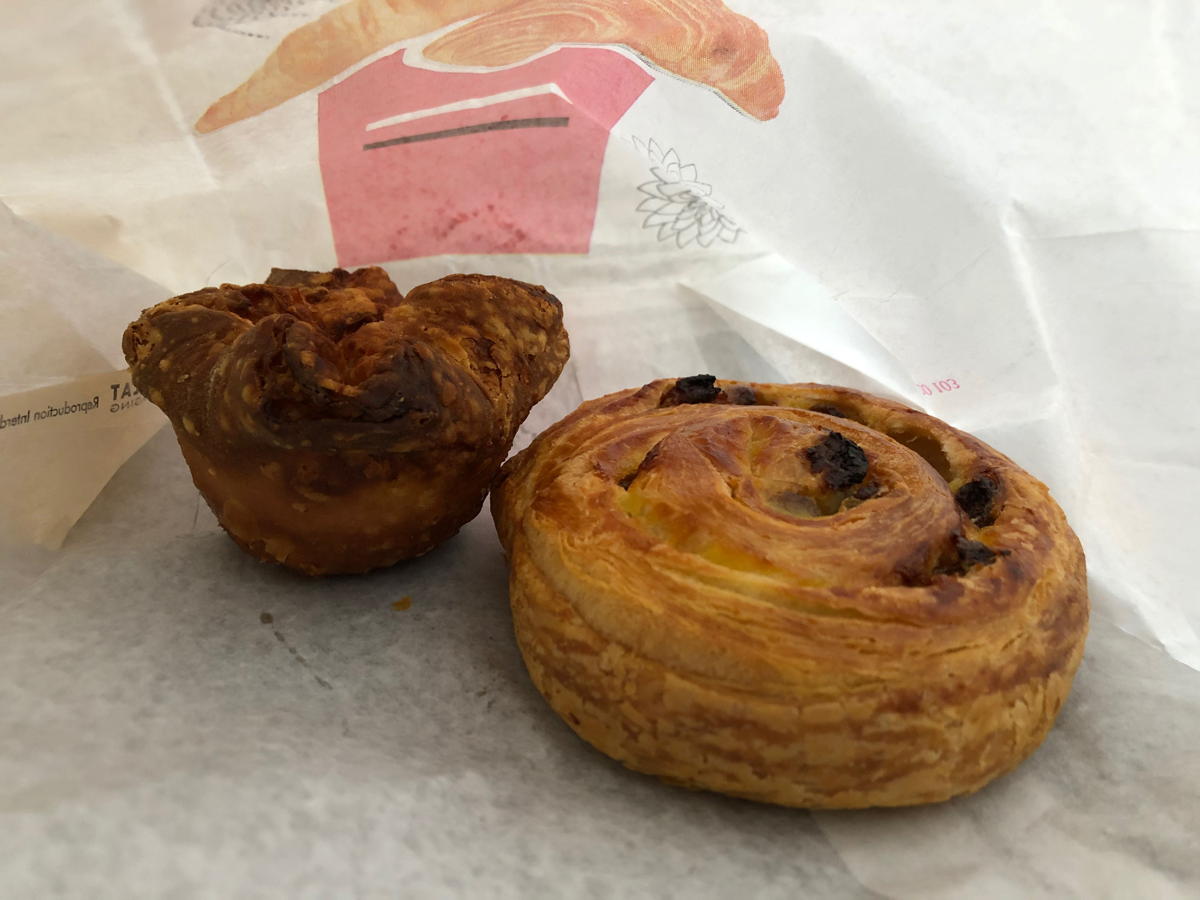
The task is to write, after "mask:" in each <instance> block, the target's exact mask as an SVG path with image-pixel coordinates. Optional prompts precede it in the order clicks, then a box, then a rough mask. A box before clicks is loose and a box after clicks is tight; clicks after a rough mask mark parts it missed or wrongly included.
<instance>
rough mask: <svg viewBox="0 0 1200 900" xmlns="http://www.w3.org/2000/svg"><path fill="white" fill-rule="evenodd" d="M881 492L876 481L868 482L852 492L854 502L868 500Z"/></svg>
mask: <svg viewBox="0 0 1200 900" xmlns="http://www.w3.org/2000/svg"><path fill="white" fill-rule="evenodd" d="M881 490H882V487H881V486H880V484H879V482H878V481H868V482H867V483H866V484H864V485H863V486H862V487H860V488H858V489H857V490H856V491H855V492H854V499H856V500H870V499H871V498H872V497H874V496H875V495H876V494H878V493H879V492H880V491H881Z"/></svg>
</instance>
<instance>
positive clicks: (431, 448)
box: [124, 267, 568, 575]
mask: <svg viewBox="0 0 1200 900" xmlns="http://www.w3.org/2000/svg"><path fill="white" fill-rule="evenodd" d="M124 350H125V358H126V359H127V360H128V361H129V365H130V367H131V370H132V373H133V382H134V384H135V385H136V386H137V388H138V390H140V391H141V392H142V393H143V394H144V395H145V396H147V397H149V398H150V400H151V401H153V402H154V403H155V404H157V405H158V406H159V407H160V408H161V409H162V410H163V411H164V412H165V413H166V414H167V416H168V417H169V418H170V420H171V424H172V425H173V426H174V428H175V434H176V436H177V437H178V439H179V447H180V449H181V450H182V451H183V456H184V459H185V460H186V461H187V464H188V467H189V468H190V469H191V472H192V478H193V480H194V481H195V483H196V487H198V488H199V489H200V493H201V494H203V495H204V498H205V499H206V500H207V501H208V504H209V506H211V507H212V509H213V512H214V513H215V514H216V516H217V519H218V520H219V521H220V523H221V525H222V527H224V528H225V530H226V531H228V532H229V534H230V535H231V536H232V537H233V539H234V540H235V541H237V542H238V544H240V545H241V546H242V547H243V548H245V549H246V550H247V551H248V552H250V553H252V554H253V555H254V556H257V557H258V558H260V559H263V560H271V561H274V562H278V563H282V564H283V565H285V566H288V567H290V568H293V569H296V570H298V571H300V572H304V573H306V574H309V575H322V574H330V573H337V572H364V571H367V570H369V569H373V568H377V567H380V566H388V565H391V564H393V563H395V562H397V561H398V560H401V559H407V558H409V557H413V556H418V555H420V554H422V553H424V552H426V551H427V550H429V549H430V548H431V547H433V546H434V545H436V544H438V543H439V542H441V541H443V540H445V539H446V538H448V537H450V536H451V535H452V534H454V533H455V532H456V531H458V529H459V528H460V527H461V526H462V525H463V524H464V523H465V522H467V521H469V520H470V519H472V518H473V517H474V516H475V515H476V513H478V512H479V508H480V506H481V505H482V503H483V499H484V497H485V495H486V494H487V490H488V486H489V484H490V483H491V481H492V478H493V477H494V476H495V474H496V471H497V470H498V469H499V467H500V464H501V463H502V462H503V461H504V458H505V456H506V455H507V453H508V450H509V447H510V446H511V444H512V440H513V437H514V435H515V434H516V432H517V428H518V427H519V426H520V424H521V422H522V421H523V420H524V419H525V416H526V415H527V414H528V412H529V410H530V408H531V407H532V406H533V405H534V404H535V403H537V402H538V400H540V399H541V398H542V396H543V395H545V393H546V392H547V391H548V390H549V389H550V386H551V385H552V384H554V381H555V379H556V378H558V375H559V372H561V371H562V367H563V365H564V363H565V362H566V359H567V354H568V347H567V335H566V332H565V331H564V330H563V325H562V307H561V305H560V304H559V302H558V300H557V299H556V298H555V297H554V296H553V295H552V294H550V293H548V292H547V291H546V290H545V289H544V288H541V287H538V286H536V285H531V284H525V283H523V282H519V281H512V280H510V279H507V278H497V277H492V276H487V275H451V276H449V277H446V278H441V279H439V280H437V281H434V282H431V283H429V284H425V285H421V286H420V287H416V288H413V290H412V291H410V292H409V294H408V296H407V297H404V296H402V295H401V294H400V292H399V291H398V290H397V289H396V287H395V285H393V284H392V282H391V280H390V279H389V278H388V276H387V274H386V273H385V272H384V271H383V270H382V269H379V268H374V267H372V268H366V269H359V270H358V271H355V272H347V271H345V270H343V269H335V270H334V271H332V272H325V273H321V272H302V271H296V270H283V269H274V270H272V272H271V276H270V277H269V278H268V279H267V282H266V283H265V284H249V285H245V286H238V285H231V284H226V285H222V286H221V287H210V288H205V289H203V290H200V291H195V292H193V293H190V294H183V295H182V296H179V297H174V298H172V299H170V300H167V301H165V302H163V303H160V304H158V305H157V306H155V307H152V308H150V309H148V310H146V311H145V312H143V313H142V315H141V318H139V319H138V320H137V321H136V322H134V323H133V324H131V325H130V326H129V327H128V328H127V329H126V331H125V339H124Z"/></svg>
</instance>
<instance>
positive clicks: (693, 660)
mask: <svg viewBox="0 0 1200 900" xmlns="http://www.w3.org/2000/svg"><path fill="white" fill-rule="evenodd" d="M492 509H493V512H494V514H495V519H496V527H497V529H498V531H499V533H500V539H501V542H502V543H503V544H504V547H505V550H506V552H507V554H508V558H509V566H510V578H509V590H510V599H511V603H512V612H513V622H514V627H515V630H516V636H517V643H518V644H519V646H520V648H521V653H522V655H523V656H524V659H525V664H526V666H527V667H528V669H529V674H530V676H531V677H532V679H533V683H534V685H535V686H536V687H537V689H538V690H539V691H540V692H541V693H542V695H543V696H544V697H545V698H546V699H547V701H549V703H550V705H551V706H552V707H553V708H554V709H555V710H556V711H557V712H558V714H559V715H560V716H562V718H563V719H564V720H565V721H566V722H567V723H568V724H569V725H570V727H571V728H573V729H574V730H575V731H576V732H577V733H578V734H579V735H580V737H582V738H584V739H585V740H587V741H588V742H590V743H591V744H593V745H594V746H596V747H597V748H599V749H600V750H602V751H603V752H604V753H607V754H608V755H609V756H612V757H614V758H615V759H617V760H620V761H621V762H622V763H624V764H625V765H627V766H629V767H631V768H633V769H637V770H638V771H641V772H648V773H651V774H654V775H658V776H661V777H663V778H665V779H668V780H670V781H673V782H677V783H680V784H685V785H688V786H691V787H699V788H708V789H710V790H714V791H721V792H724V793H728V794H735V795H738V796H741V797H749V798H751V799H755V800H762V801H768V802H771V803H780V804H786V805H789V806H802V807H863V806H899V805H905V804H914V803H929V802H933V801H938V800H945V799H947V798H948V797H953V796H955V795H958V794H964V793H969V792H971V791H975V790H978V789H979V788H980V787H982V786H983V785H985V784H987V783H988V782H989V781H991V780H992V779H993V778H996V777H997V776H999V775H1002V774H1003V773H1004V772H1007V771H1008V770H1010V769H1011V768H1013V767H1014V766H1015V765H1017V764H1018V763H1019V762H1020V761H1021V760H1022V759H1024V758H1025V757H1026V756H1028V755H1029V754H1030V753H1032V752H1033V751H1034V749H1035V748H1036V747H1037V746H1038V744H1039V743H1041V741H1042V739H1043V738H1044V737H1045V736H1046V733H1047V732H1048V731H1049V729H1050V726H1051V724H1052V723H1053V722H1054V718H1055V716H1056V715H1057V713H1058V711H1059V708H1060V707H1061V706H1062V704H1063V702H1064V700H1065V699H1066V697H1067V693H1068V691H1069V690H1070V687H1071V681H1072V677H1073V675H1074V674H1075V670H1076V667H1077V666H1078V665H1079V661H1080V657H1081V656H1082V654H1083V645H1084V636H1085V634H1086V631H1087V621H1088V599H1087V589H1086V582H1085V577H1084V558H1083V551H1082V550H1081V548H1080V545H1079V541H1078V540H1077V539H1076V537H1075V535H1074V533H1073V532H1072V531H1071V529H1070V527H1069V526H1068V525H1067V521H1066V518H1065V517H1064V516H1063V513H1062V510H1060V509H1059V507H1058V506H1057V505H1056V504H1055V502H1054V500H1052V499H1051V497H1050V494H1049V492H1048V491H1047V490H1046V488H1045V486H1044V485H1043V484H1041V483H1040V482H1039V481H1038V480H1037V479H1035V478H1034V477H1033V476H1031V475H1029V474H1028V473H1027V472H1025V471H1024V470H1022V469H1021V468H1019V467H1018V466H1017V465H1016V464H1014V463H1013V461H1012V460H1010V459H1008V458H1007V457H1005V456H1003V455H1002V454H1000V453H997V452H996V451H995V450H993V449H992V448H991V447H988V446H987V445H986V444H984V443H983V442H982V441H979V440H977V439H976V438H973V437H972V436H970V435H969V434H965V433H964V432H961V431H958V430H957V429H955V428H952V427H951V426H949V425H947V424H946V423H945V422H942V421H939V420H938V419H935V418H934V417H932V416H929V415H926V414H925V413H922V412H919V411H917V410H914V409H909V408H907V407H905V406H902V405H900V404H898V403H893V402H891V401H889V400H884V399H881V398H879V397H873V396H870V395H868V394H863V393H860V392H858V391H853V390H847V389H844V388H834V387H826V386H824V385H816V384H793V385H778V384H739V383H735V382H720V381H717V380H716V379H715V378H713V377H712V376H711V375H698V376H693V377H690V378H681V379H678V380H676V381H656V382H652V383H650V384H648V385H646V386H645V387H642V388H640V389H631V390H627V391H622V392H620V393H617V394H611V395H609V396H607V397H601V398H600V399H598V400H593V401H591V402H589V403H585V404H584V405H583V406H582V407H580V408H579V409H578V410H577V411H576V412H574V413H572V414H571V415H570V416H568V417H567V418H566V419H564V420H563V421H561V422H559V423H558V424H557V425H554V426H553V427H551V428H550V429H548V430H547V431H546V432H544V433H543V434H542V435H541V436H540V437H538V438H537V440H535V441H534V442H533V444H532V445H530V447H529V448H528V449H526V450H525V451H523V452H522V453H520V454H518V455H517V456H515V457H514V458H513V459H512V460H511V461H509V463H508V464H507V465H505V467H504V469H503V470H502V472H501V476H500V480H499V481H498V482H497V485H496V487H495V488H494V489H493V492H492Z"/></svg>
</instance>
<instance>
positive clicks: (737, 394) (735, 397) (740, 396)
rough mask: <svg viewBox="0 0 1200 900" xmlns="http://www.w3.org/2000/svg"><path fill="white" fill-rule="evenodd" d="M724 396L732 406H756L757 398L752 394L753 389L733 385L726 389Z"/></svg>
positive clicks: (741, 385) (742, 385)
mask: <svg viewBox="0 0 1200 900" xmlns="http://www.w3.org/2000/svg"><path fill="white" fill-rule="evenodd" d="M725 396H726V398H728V400H729V402H730V403H732V404H733V405H734V406H756V405H758V396H757V395H756V394H755V393H754V388H751V387H747V386H746V385H744V384H735V385H733V386H732V387H728V388H726V389H725Z"/></svg>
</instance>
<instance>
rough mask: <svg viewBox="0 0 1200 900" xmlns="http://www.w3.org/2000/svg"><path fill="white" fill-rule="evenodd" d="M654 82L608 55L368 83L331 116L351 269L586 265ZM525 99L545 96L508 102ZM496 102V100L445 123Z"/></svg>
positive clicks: (325, 138) (394, 64) (327, 141)
mask: <svg viewBox="0 0 1200 900" xmlns="http://www.w3.org/2000/svg"><path fill="white" fill-rule="evenodd" d="M651 81H653V78H652V77H651V76H650V75H649V74H648V73H647V72H646V71H645V70H644V69H642V68H641V66H639V65H637V64H636V63H635V62H633V61H632V60H630V59H628V58H626V57H624V56H622V55H621V54H620V53H616V52H614V51H612V50H604V49H597V48H566V49H562V50H558V51H557V52H555V53H552V54H550V55H549V56H544V57H541V58H540V59H536V60H534V61H533V62H530V63H527V64H526V65H523V66H519V67H517V68H514V69H503V70H500V71H496V72H482V73H481V72H433V71H429V70H427V69H416V68H413V67H411V66H407V65H405V64H404V51H402V50H401V51H399V52H397V53H394V54H392V55H391V56H388V57H385V58H383V59H380V60H378V61H376V62H374V63H372V64H371V65H369V66H367V67H366V68H364V69H362V70H361V71H358V72H355V73H354V74H353V75H351V76H350V77H349V78H347V79H345V80H344V81H342V82H339V83H338V84H336V85H334V86H333V87H331V88H329V89H327V90H325V91H323V92H322V93H321V95H320V97H319V99H318V104H317V133H318V140H319V143H320V160H321V177H322V179H323V181H324V183H325V199H326V203H327V205H328V208H329V221H330V224H331V226H332V228H333V241H334V247H335V249H336V251H337V258H338V263H339V265H342V266H357V265H363V264H366V263H375V262H384V261H387V260H397V259H411V258H413V257H419V256H436V255H438V254H443V253H586V252H587V251H588V246H589V244H590V242H591V235H592V226H593V224H594V221H595V217H596V200H597V194H598V192H599V187H600V166H601V164H602V163H603V161H604V150H605V146H606V145H607V143H608V134H609V130H610V129H611V128H612V126H613V125H614V124H615V123H616V121H617V120H618V119H619V118H620V117H621V116H622V115H623V114H624V113H625V111H626V110H627V109H628V108H629V107H630V106H631V105H632V104H633V102H634V100H636V99H637V98H638V97H639V96H640V95H641V93H642V91H644V90H645V89H646V87H647V86H648V85H649V84H650V82H651ZM550 86H553V87H550ZM521 89H537V90H540V92H537V93H534V94H533V95H532V96H519V97H517V98H511V97H508V98H506V97H505V96H504V95H509V94H511V92H513V91H519V90H521ZM555 91H557V93H556V92H555ZM527 93H528V91H527ZM559 94H562V95H563V96H559ZM496 95H501V96H499V97H497V96H496ZM484 97H486V98H492V99H490V100H489V101H488V102H487V103H486V105H482V106H478V107H474V108H467V109H456V110H451V111H440V112H439V111H436V110H437V109H438V108H439V107H443V106H446V105H449V104H456V103H461V102H462V101H470V100H474V99H476V98H484ZM564 97H565V98H567V99H564ZM394 119H400V121H396V122H394V123H392V124H386V125H384V126H382V127H375V128H372V129H370V130H368V129H367V126H368V125H369V124H371V123H375V122H388V121H389V120H394Z"/></svg>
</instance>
